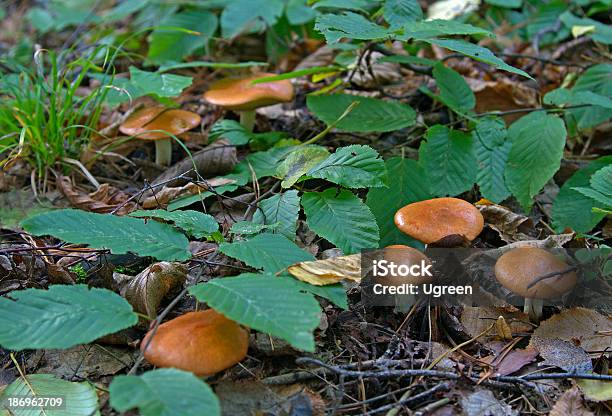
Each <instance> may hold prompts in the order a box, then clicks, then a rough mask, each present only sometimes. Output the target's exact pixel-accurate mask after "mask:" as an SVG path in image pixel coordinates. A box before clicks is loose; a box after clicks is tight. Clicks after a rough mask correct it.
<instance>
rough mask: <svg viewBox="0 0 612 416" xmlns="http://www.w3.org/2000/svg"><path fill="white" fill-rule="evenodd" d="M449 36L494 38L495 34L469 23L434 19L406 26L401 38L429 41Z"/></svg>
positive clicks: (410, 23)
mask: <svg viewBox="0 0 612 416" xmlns="http://www.w3.org/2000/svg"><path fill="white" fill-rule="evenodd" d="M447 35H484V36H489V37H493V36H494V35H493V33H491V32H490V31H488V30H486V29H483V28H481V27H477V26H472V25H469V24H467V23H461V22H457V21H456V20H443V19H433V20H424V21H420V22H416V21H414V22H408V23H407V24H405V25H404V33H403V34H402V35H401V36H399V38H400V39H402V40H408V39H417V40H425V41H427V39H428V38H433V37H436V36H447ZM466 43H467V42H466Z"/></svg>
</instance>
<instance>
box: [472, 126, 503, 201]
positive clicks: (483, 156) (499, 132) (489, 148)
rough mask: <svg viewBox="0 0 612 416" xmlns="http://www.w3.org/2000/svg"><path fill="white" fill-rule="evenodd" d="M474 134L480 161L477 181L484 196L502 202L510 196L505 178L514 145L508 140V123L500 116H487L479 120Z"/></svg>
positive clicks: (478, 161) (477, 156) (477, 159)
mask: <svg viewBox="0 0 612 416" xmlns="http://www.w3.org/2000/svg"><path fill="white" fill-rule="evenodd" d="M473 135H474V145H475V151H476V162H477V163H478V171H477V174H476V183H477V184H478V187H479V188H480V193H481V194H482V196H484V197H485V198H487V199H488V200H490V201H493V202H495V203H500V202H501V201H503V200H504V199H506V198H508V197H509V196H510V191H509V190H508V187H507V186H506V182H505V179H504V172H505V169H506V163H507V161H508V154H509V153H510V147H511V145H512V144H511V143H510V142H509V141H506V137H507V136H508V132H507V130H506V125H505V124H504V121H503V120H502V119H501V118H499V117H486V118H483V119H481V120H479V121H478V124H476V128H475V129H474V132H473Z"/></svg>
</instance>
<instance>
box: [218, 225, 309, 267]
mask: <svg viewBox="0 0 612 416" xmlns="http://www.w3.org/2000/svg"><path fill="white" fill-rule="evenodd" d="M219 251H221V252H222V253H223V254H225V255H227V256H230V257H233V258H235V259H238V260H240V261H243V262H244V263H246V264H248V265H249V266H251V267H254V268H256V269H263V270H265V271H267V272H271V273H276V272H278V271H281V270H283V269H285V268H287V267H288V266H291V265H292V264H294V263H298V262H300V261H309V260H314V257H313V255H312V254H310V253H308V252H306V251H304V250H302V249H301V248H299V247H298V246H297V245H295V243H293V242H292V241H290V240H289V239H288V238H287V237H285V236H283V235H280V234H269V233H265V234H258V235H256V236H255V237H253V238H251V239H250V240H244V241H237V242H234V243H221V244H219Z"/></svg>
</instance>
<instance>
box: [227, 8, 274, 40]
mask: <svg viewBox="0 0 612 416" xmlns="http://www.w3.org/2000/svg"><path fill="white" fill-rule="evenodd" d="M284 8H285V4H284V2H283V0H234V1H231V2H230V3H229V4H228V5H227V7H226V8H225V9H224V10H223V12H222V13H221V33H222V35H223V37H224V38H232V37H234V36H236V35H238V34H240V33H252V32H255V31H259V30H260V29H262V28H264V27H265V26H273V25H274V24H275V23H276V22H277V21H278V19H279V18H280V17H281V15H282V13H283V9H284Z"/></svg>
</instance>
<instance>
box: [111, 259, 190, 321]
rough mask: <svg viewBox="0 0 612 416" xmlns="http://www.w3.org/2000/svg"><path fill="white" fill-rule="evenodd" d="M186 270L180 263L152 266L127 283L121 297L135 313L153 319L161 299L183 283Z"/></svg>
mask: <svg viewBox="0 0 612 416" xmlns="http://www.w3.org/2000/svg"><path fill="white" fill-rule="evenodd" d="M186 279H187V268H186V267H185V266H184V265H182V264H180V263H170V262H165V261H164V262H160V263H155V264H152V265H151V266H149V267H147V268H146V269H144V270H143V271H142V272H140V273H139V274H138V275H137V276H135V277H134V278H132V279H131V280H129V281H128V282H127V284H126V285H125V286H124V287H123V288H122V289H121V295H122V296H124V297H125V298H126V299H127V301H128V302H130V304H131V305H132V306H133V307H134V310H136V312H140V313H143V314H145V315H147V316H148V317H150V318H155V316H156V315H157V308H158V307H159V305H160V303H161V301H162V299H163V298H164V297H165V296H166V295H167V294H168V293H169V292H170V291H171V290H173V289H174V288H176V287H178V286H180V285H182V284H184V283H185V280H186Z"/></svg>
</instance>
